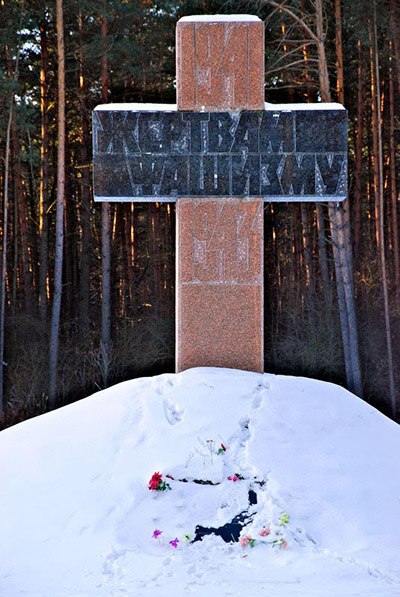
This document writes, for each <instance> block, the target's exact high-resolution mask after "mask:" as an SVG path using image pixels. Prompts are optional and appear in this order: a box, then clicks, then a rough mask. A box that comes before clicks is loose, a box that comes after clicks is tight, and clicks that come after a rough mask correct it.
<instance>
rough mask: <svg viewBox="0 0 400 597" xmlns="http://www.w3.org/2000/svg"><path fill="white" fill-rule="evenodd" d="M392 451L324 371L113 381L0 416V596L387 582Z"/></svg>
mask: <svg viewBox="0 0 400 597" xmlns="http://www.w3.org/2000/svg"><path fill="white" fill-rule="evenodd" d="M399 454H400V429H399V427H398V426H397V425H396V424H395V423H393V422H392V421H390V420H389V419H387V418H386V417H385V416H383V415H382V414H380V413H379V412H378V411H376V410H375V409H373V408H372V407H371V406H368V405H367V404H365V403H364V402H362V401H361V400H359V399H358V398H356V397H355V396H353V395H352V394H350V393H349V392H347V391H346V390H344V389H342V388H340V387H337V386H335V385H333V384H328V383H322V382H318V381H313V380H309V379H303V378H294V377H282V376H273V375H260V374H255V373H249V372H243V371H234V370H227V369H192V370H190V371H186V372H184V373H180V374H178V375H172V374H171V375H161V376H158V377H155V378H151V379H137V380H133V381H130V382H125V383H122V384H119V385H117V386H114V387H112V388H110V389H108V390H105V391H103V392H99V393H97V394H95V395H93V396H91V397H90V398H87V399H86V400H83V401H81V402H79V403H76V404H73V405H70V406H67V407H65V408H62V409H60V410H57V411H55V412H52V413H49V414H47V415H44V416H42V417H38V418H36V419H33V420H31V421H28V422H25V423H22V424H20V425H17V426H16V427H14V428H11V429H8V430H6V431H3V432H2V433H1V434H0V481H1V487H0V512H1V515H0V536H1V542H0V596H1V597H13V596H16V595H22V594H23V595H27V596H29V597H39V596H40V597H61V596H69V597H89V596H90V597H91V596H93V597H94V596H96V597H101V596H105V595H107V596H110V597H111V596H112V597H114V596H119V595H135V596H136V595H137V596H139V595H140V596H141V595H156V594H158V595H162V596H163V597H168V596H172V595H174V596H175V597H176V596H178V597H180V596H181V595H182V596H183V595H186V594H194V595H201V596H206V595H207V597H209V595H213V596H216V597H219V596H220V595H221V596H222V595H238V596H239V595H241V596H243V595H248V596H249V597H252V596H254V595H259V594H260V595H261V594H262V595H278V594H279V595H280V597H286V596H293V597H294V596H296V597H301V596H304V597H305V596H307V597H310V596H315V597H329V596H332V597H333V596H337V595H347V596H350V595H363V596H365V597H378V596H384V597H388V596H395V595H396V596H399V595H400V568H399V554H400V458H399ZM155 472H159V473H160V474H162V475H163V481H165V482H167V483H168V484H169V486H170V487H171V489H166V490H165V491H157V490H150V489H149V487H148V485H149V481H150V478H151V477H152V475H153V473H155ZM167 475H169V477H167ZM229 477H230V479H229ZM238 520H239V521H242V522H243V524H244V526H243V528H242V529H241V532H240V536H238V535H237V534H236V537H237V538H238V539H240V542H238V541H235V542H234V541H232V542H230V543H228V542H226V541H224V540H223V538H222V537H221V536H219V534H223V532H222V531H221V529H225V530H228V532H229V531H230V530H232V534H233V536H235V528H236V529H237V526H236V527H235V525H234V524H231V525H230V526H226V525H229V523H232V521H233V523H235V521H238ZM209 529H214V532H213V533H211V534H206V533H210V532H211V531H210V530H209ZM154 531H162V533H161V534H159V533H158V532H156V533H154ZM260 532H261V533H260ZM185 536H186V537H185ZM246 537H247V539H246ZM250 537H251V539H250ZM226 538H227V537H226V536H225V539H226ZM175 539H177V540H178V541H175ZM194 539H197V540H196V541H194ZM228 539H229V535H228ZM170 541H171V542H172V543H170ZM241 543H242V544H243V545H241ZM252 546H253V547H252Z"/></svg>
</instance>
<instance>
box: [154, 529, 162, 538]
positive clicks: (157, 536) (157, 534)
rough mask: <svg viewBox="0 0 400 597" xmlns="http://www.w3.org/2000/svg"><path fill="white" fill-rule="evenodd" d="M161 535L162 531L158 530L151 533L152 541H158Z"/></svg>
mask: <svg viewBox="0 0 400 597" xmlns="http://www.w3.org/2000/svg"><path fill="white" fill-rule="evenodd" d="M161 533H162V531H159V530H158V529H156V530H155V531H153V539H158V538H159V536H160V535H161Z"/></svg>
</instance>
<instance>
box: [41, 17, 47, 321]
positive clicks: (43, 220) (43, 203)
mask: <svg viewBox="0 0 400 597" xmlns="http://www.w3.org/2000/svg"><path fill="white" fill-rule="evenodd" d="M46 26H47V24H46V23H45V22H43V23H42V24H41V25H40V114H41V119H42V126H41V137H42V144H41V147H40V191H39V236H40V245H39V317H40V319H41V321H42V322H43V323H45V322H46V320H47V268H48V252H47V243H48V227H49V225H48V217H47V208H48V184H49V158H48V153H49V117H48V109H49V100H48V82H47V71H48V64H49V52H48V47H47V32H46Z"/></svg>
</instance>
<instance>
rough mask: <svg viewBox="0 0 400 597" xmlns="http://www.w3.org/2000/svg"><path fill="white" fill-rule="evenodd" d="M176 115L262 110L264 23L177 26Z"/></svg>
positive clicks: (181, 24) (183, 24) (214, 23)
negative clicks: (196, 112) (186, 112)
mask: <svg viewBox="0 0 400 597" xmlns="http://www.w3.org/2000/svg"><path fill="white" fill-rule="evenodd" d="M176 75H177V104H178V109H179V110H203V111H204V110H205V111H211V110H221V111H223V110H241V109H248V110H261V109H263V107H264V23H263V22H262V21H261V20H259V21H248V22H212V21H209V22H204V21H200V20H199V21H198V22H196V21H195V20H192V21H190V22H187V21H178V23H177V27H176Z"/></svg>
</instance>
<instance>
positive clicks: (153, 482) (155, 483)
mask: <svg viewBox="0 0 400 597" xmlns="http://www.w3.org/2000/svg"><path fill="white" fill-rule="evenodd" d="M161 483H162V475H161V474H160V473H154V475H153V476H152V478H151V479H150V481H149V489H158V488H159V485H161Z"/></svg>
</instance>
